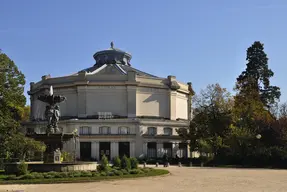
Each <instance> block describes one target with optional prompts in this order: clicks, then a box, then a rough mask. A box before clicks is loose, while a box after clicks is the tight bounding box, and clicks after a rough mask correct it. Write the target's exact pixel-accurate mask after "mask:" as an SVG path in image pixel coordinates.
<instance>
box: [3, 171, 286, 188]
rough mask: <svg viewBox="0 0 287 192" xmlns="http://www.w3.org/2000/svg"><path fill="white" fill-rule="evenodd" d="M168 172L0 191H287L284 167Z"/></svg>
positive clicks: (8, 186)
mask: <svg viewBox="0 0 287 192" xmlns="http://www.w3.org/2000/svg"><path fill="white" fill-rule="evenodd" d="M167 169H168V170H169V171H170V172H171V175H168V176H158V177H148V178H138V179H127V180H117V181H102V182H93V183H75V184H50V185H46V184H43V185H0V192H2V191H3V192H4V191H7V190H8V191H10V192H11V191H13V190H14V191H16V190H23V191H24V192H50V191H51V192H53V191H59V192H93V191H97V192H99V191H100V192H105V191H111V192H128V191H132V192H153V191H155V192H161V191H162V192H178V191H188V192H193V191H198V192H205V191H210V192H217V191H218V192H225V191H226V192H227V191H228V192H239V191H242V192H243V191H244V192H255V191H256V192H257V191H264V192H266V191H268V192H279V191H282V192H283V191H284V192H285V191H287V170H264V169H231V168H230V169H223V168H188V167H169V168H167Z"/></svg>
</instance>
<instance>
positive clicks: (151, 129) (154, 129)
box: [148, 127, 157, 135]
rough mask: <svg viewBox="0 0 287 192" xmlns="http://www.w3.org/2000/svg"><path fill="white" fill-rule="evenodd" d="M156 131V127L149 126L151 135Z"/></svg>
mask: <svg viewBox="0 0 287 192" xmlns="http://www.w3.org/2000/svg"><path fill="white" fill-rule="evenodd" d="M156 132H157V130H156V127H149V128H148V134H149V135H156Z"/></svg>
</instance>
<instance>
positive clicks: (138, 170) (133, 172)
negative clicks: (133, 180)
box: [129, 169, 143, 175]
mask: <svg viewBox="0 0 287 192" xmlns="http://www.w3.org/2000/svg"><path fill="white" fill-rule="evenodd" d="M129 173H130V174H133V175H134V174H141V173H143V172H142V171H141V170H140V169H132V170H130V171H129Z"/></svg>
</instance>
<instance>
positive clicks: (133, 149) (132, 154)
mask: <svg viewBox="0 0 287 192" xmlns="http://www.w3.org/2000/svg"><path fill="white" fill-rule="evenodd" d="M135 146H136V143H135V142H134V141H132V142H130V157H135V151H136V148H135Z"/></svg>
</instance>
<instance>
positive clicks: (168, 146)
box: [163, 143, 172, 157]
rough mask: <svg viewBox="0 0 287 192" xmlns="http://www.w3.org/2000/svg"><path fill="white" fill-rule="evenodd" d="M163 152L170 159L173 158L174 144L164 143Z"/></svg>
mask: <svg viewBox="0 0 287 192" xmlns="http://www.w3.org/2000/svg"><path fill="white" fill-rule="evenodd" d="M163 150H164V153H165V154H166V155H167V156H168V157H172V143H164V144H163Z"/></svg>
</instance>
